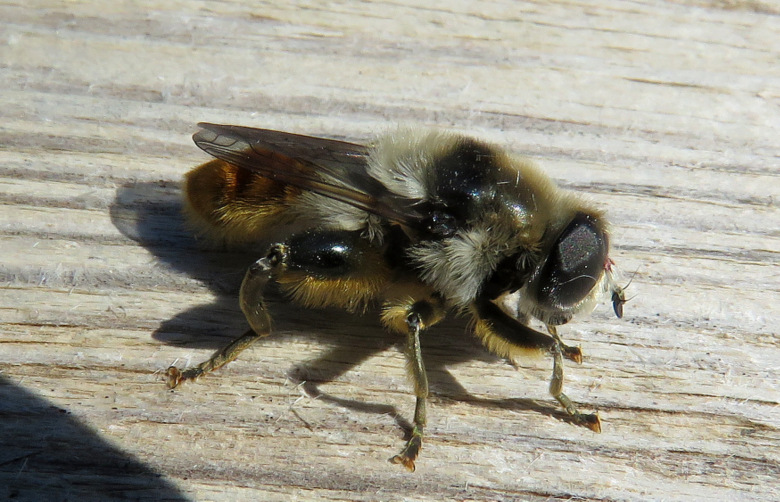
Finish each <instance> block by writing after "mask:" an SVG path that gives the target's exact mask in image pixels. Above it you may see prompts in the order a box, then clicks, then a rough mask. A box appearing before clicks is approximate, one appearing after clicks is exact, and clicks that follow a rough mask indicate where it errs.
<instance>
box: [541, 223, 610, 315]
mask: <svg viewBox="0 0 780 502" xmlns="http://www.w3.org/2000/svg"><path fill="white" fill-rule="evenodd" d="M607 247H608V243H607V235H606V234H605V233H604V232H603V231H602V230H600V229H599V228H598V227H597V225H596V220H595V218H593V217H592V216H588V215H586V214H583V213H577V215H576V216H575V217H574V219H573V220H572V221H571V223H569V225H568V226H567V227H566V229H564V231H563V232H562V233H561V235H560V237H558V240H557V241H556V242H555V245H554V246H553V248H552V250H551V251H550V255H549V257H548V258H547V262H546V263H545V264H544V268H543V269H542V271H541V275H540V277H539V282H538V284H539V285H540V287H539V292H538V298H537V300H538V301H539V303H540V304H542V305H544V306H546V307H554V308H558V309H561V308H568V307H572V306H574V305H576V304H577V303H579V302H580V301H582V300H583V299H584V298H585V297H586V296H587V295H588V293H590V291H591V290H592V289H593V288H594V287H595V286H596V283H597V282H598V280H599V278H600V277H601V274H602V273H603V272H604V263H605V260H606V259H607Z"/></svg>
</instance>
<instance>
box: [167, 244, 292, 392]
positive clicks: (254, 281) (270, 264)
mask: <svg viewBox="0 0 780 502" xmlns="http://www.w3.org/2000/svg"><path fill="white" fill-rule="evenodd" d="M285 254H286V250H285V246H284V245H282V244H276V245H274V246H273V247H272V248H271V250H270V251H269V253H268V254H267V255H266V256H265V257H264V258H261V259H259V260H257V261H256V262H255V263H253V264H252V266H251V267H249V270H247V272H246V275H245V276H244V281H243V282H242V283H241V291H240V293H239V301H240V304H241V310H243V312H244V315H245V316H246V319H247V321H248V322H249V326H250V327H251V328H252V329H250V330H248V331H247V332H246V333H244V334H243V335H242V336H240V337H238V338H236V339H235V340H233V341H232V342H230V343H229V344H228V345H226V346H225V347H223V348H222V349H220V350H218V351H217V352H215V353H214V355H212V356H211V357H210V358H209V359H208V360H206V361H203V362H202V363H200V364H199V365H197V366H194V367H192V368H188V369H186V370H184V371H181V370H180V369H179V368H177V367H176V366H171V367H169V368H168V371H166V377H167V385H168V387H169V388H171V389H173V388H174V387H176V386H177V385H179V384H180V383H181V382H183V381H184V380H194V379H196V378H198V377H199V376H201V375H204V374H206V373H210V372H212V371H214V370H216V369H218V368H220V367H222V366H224V365H225V364H227V363H229V362H230V361H232V360H234V359H235V358H236V357H238V355H239V354H240V353H241V352H242V351H243V350H244V349H246V348H247V347H249V346H250V345H252V344H253V343H254V342H255V341H257V340H258V339H260V338H263V337H265V336H268V334H269V333H270V332H271V318H270V317H269V315H268V312H267V310H266V307H265V302H264V301H263V290H264V289H265V286H266V285H267V284H268V282H269V281H270V280H272V279H273V278H274V276H275V275H276V274H277V272H278V271H279V269H280V268H281V266H282V264H283V261H284V256H285Z"/></svg>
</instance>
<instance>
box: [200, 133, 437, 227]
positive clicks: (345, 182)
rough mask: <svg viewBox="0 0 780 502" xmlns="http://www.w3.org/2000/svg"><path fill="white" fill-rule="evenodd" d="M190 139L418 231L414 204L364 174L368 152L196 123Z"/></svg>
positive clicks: (275, 177)
mask: <svg viewBox="0 0 780 502" xmlns="http://www.w3.org/2000/svg"><path fill="white" fill-rule="evenodd" d="M198 126H199V127H200V128H201V130H200V131H198V132H197V133H195V134H194V135H193V136H192V139H193V141H195V144H196V145H198V147H200V148H201V149H202V150H203V151H205V152H206V153H208V154H210V155H213V156H214V157H216V158H218V159H220V160H224V161H225V162H229V163H231V164H233V165H235V166H238V167H241V168H244V169H248V170H250V171H253V172H256V173H258V174H261V175H263V176H265V177H267V178H271V179H273V180H276V181H279V182H282V183H287V184H289V185H293V186H297V187H299V188H303V189H305V190H311V191H312V192H316V193H318V194H321V195H324V196H326V197H330V198H332V199H335V200H338V201H341V202H344V203H346V204H350V205H352V206H355V207H357V208H359V209H362V210H364V211H367V212H369V213H372V214H376V215H379V216H381V217H383V218H387V219H388V220H391V221H394V222H396V223H401V224H404V225H407V226H411V227H417V226H419V225H420V222H421V220H422V218H423V216H422V215H421V214H420V213H418V211H417V210H416V209H415V205H416V204H418V203H419V201H416V200H410V199H407V198H405V197H401V196H399V195H397V194H395V193H393V192H390V191H389V190H388V189H387V188H386V187H385V186H384V185H383V184H382V183H380V182H379V181H378V180H377V179H376V178H373V177H372V176H370V175H369V174H368V171H367V169H366V167H367V158H368V148H367V147H365V146H362V145H357V144H354V143H347V142H344V141H337V140H332V139H325V138H315V137H312V136H302V135H299V134H291V133H286V132H280V131H271V130H268V129H254V128H251V127H240V126H233V125H218V124H209V123H200V124H198Z"/></svg>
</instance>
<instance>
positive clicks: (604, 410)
mask: <svg viewBox="0 0 780 502" xmlns="http://www.w3.org/2000/svg"><path fill="white" fill-rule="evenodd" d="M778 14H780V8H778V6H777V4H776V3H773V2H752V1H733V2H696V1H691V2H662V1H657V2H583V3H573V2H538V3H536V2H506V1H504V2H490V3H487V2H484V3H476V2H474V3H469V2H464V3H453V2H440V3H434V4H428V5H426V4H424V3H421V2H408V3H404V2H396V3H381V2H345V3H328V4H324V5H321V6H317V4H316V3H314V4H312V3H306V2H301V3H287V4H285V5H283V6H281V5H278V3H277V2H267V3H266V2H235V3H226V2H176V3H169V2H126V3H122V2H82V3H70V2H68V3H58V2H43V1H42V2H37V3H35V4H33V5H29V4H27V3H25V4H21V3H19V4H12V3H6V4H4V5H2V6H0V19H2V21H0V23H1V24H0V40H1V41H2V44H0V62H1V63H2V64H0V84H2V87H1V88H0V117H1V118H2V131H1V132H0V176H1V177H0V190H1V192H0V193H1V194H2V195H0V239H1V242H2V245H1V246H2V247H1V248H0V249H2V252H1V253H0V257H1V259H0V277H1V278H2V286H3V287H2V288H1V289H0V322H2V330H0V344H1V345H0V347H1V348H0V372H2V373H1V375H0V378H1V379H2V387H0V389H2V397H1V400H0V420H1V422H0V445H2V448H0V479H2V481H1V482H0V495H2V496H6V497H8V496H15V497H17V499H21V500H31V499H41V498H50V499H55V500H56V499H60V500H65V499H81V498H87V499H89V498H91V499H106V498H188V499H195V500H293V499H300V500H341V499H355V500H401V499H403V500H442V499H459V500H471V499H474V500H509V499H534V500H535V499H540V500H541V499H549V498H574V497H576V498H578V499H635V500H636V499H655V500H658V499H670V500H701V499H708V500H736V499H739V500H770V499H777V498H778V497H780V493H779V492H780V490H779V489H778V477H779V476H780V466H779V465H778V461H779V460H780V454H778V452H779V451H780V448H779V446H780V434H779V433H778V427H780V419H779V418H778V411H777V410H778V403H779V402H780V384H779V379H778V376H779V375H778V373H779V370H778V367H779V365H780V363H778V361H780V349H779V348H778V335H777V327H776V325H777V320H778V315H777V314H778V307H777V305H778V303H780V294H779V293H778V291H780V279H779V278H778V277H779V276H780V274H778V268H777V262H778V256H779V253H780V233H778V228H780V217H779V216H780V215H779V213H778V207H777V201H778V197H779V196H780V179H779V176H778V175H779V174H780V141H778V138H780V106H779V105H778V103H780V65H778V60H780V38H779V37H778V33H780V17H778ZM198 121H210V122H218V123H219V122H225V123H235V124H242V125H249V126H257V127H266V128H276V129H282V130H288V131H293V132H300V133H304V134H311V135H325V136H330V137H335V138H345V139H348V140H351V141H363V140H366V139H368V138H370V137H372V136H373V135H374V134H376V133H378V132H381V131H383V130H386V129H387V128H389V127H392V126H393V125H394V124H397V123H402V124H419V125H430V126H439V127H447V128H455V129H458V130H464V131H470V132H474V133H475V134H477V135H479V136H480V137H483V138H486V139H489V140H492V141H495V142H498V143H501V144H505V145H507V146H508V147H509V148H511V149H512V150H514V151H517V152H520V153H525V154H528V155H530V156H531V157H533V158H534V159H535V160H537V161H538V162H539V163H540V164H541V165H542V166H543V168H544V169H545V170H546V171H548V172H549V173H550V174H551V175H552V176H554V177H555V178H556V179H558V180H559V181H560V182H561V184H562V185H564V186H565V187H567V188H572V189H576V190H580V191H583V192H585V193H587V194H589V197H590V198H591V199H592V200H594V201H596V202H598V203H599V204H600V205H602V206H603V207H604V208H605V209H606V210H607V211H608V212H609V214H610V215H611V219H612V221H613V224H614V248H615V251H614V258H615V259H616V260H617V261H618V263H619V265H620V266H621V267H622V269H623V271H624V273H625V275H626V277H633V282H632V284H631V287H630V289H629V295H632V296H633V297H632V299H631V301H630V303H629V304H627V305H626V316H625V319H624V320H622V321H620V320H617V319H615V318H614V317H613V316H612V315H611V312H610V309H609V308H608V306H602V307H601V308H599V309H598V310H597V311H596V313H595V314H594V315H593V316H592V317H591V318H589V319H585V320H582V321H579V322H575V323H572V324H571V325H570V326H566V327H564V328H563V329H562V330H561V331H562V334H563V336H564V338H565V339H566V340H567V341H568V342H569V343H574V344H580V345H581V346H582V348H583V351H584V354H585V361H584V363H583V365H582V366H579V367H577V366H575V365H573V364H568V365H567V368H566V371H567V373H566V377H567V380H566V386H565V388H566V389H567V392H568V393H569V395H570V396H571V397H572V398H573V399H574V400H575V401H576V402H578V403H579V404H580V406H581V407H582V409H583V410H598V411H599V413H600V415H601V418H602V421H603V427H604V430H603V433H602V434H600V435H597V434H594V433H591V432H590V431H587V430H584V429H580V428H577V427H573V426H572V425H570V424H568V423H567V422H565V421H562V420H560V416H561V415H560V413H559V412H558V411H557V408H556V406H555V404H554V402H553V400H552V399H550V398H549V396H548V395H547V390H546V389H547V381H548V378H549V374H550V369H551V364H550V361H549V360H546V359H545V360H539V361H520V366H519V367H518V369H513V368H512V367H511V366H509V365H507V364H505V363H504V362H502V361H499V360H497V359H495V358H492V357H490V356H489V355H487V354H486V353H485V352H484V351H483V350H482V349H481V348H480V347H479V346H478V344H477V343H476V342H475V341H474V340H473V339H472V338H471V337H470V336H469V335H468V334H465V326H464V323H463V322H460V321H448V322H446V323H444V324H443V325H442V326H441V327H439V328H438V329H436V330H434V331H433V332H431V333H430V334H429V335H428V336H427V337H426V342H425V343H426V345H425V349H426V354H427V360H428V365H429V371H430V376H431V381H432V389H433V391H434V397H433V399H432V400H431V401H432V402H431V405H430V408H429V421H430V424H429V428H428V440H427V442H426V443H425V448H424V450H423V454H422V457H421V459H420V461H419V462H418V470H417V472H416V473H414V474H408V473H406V472H404V471H403V470H401V469H400V468H399V467H397V466H392V465H390V464H389V463H387V459H388V458H389V457H390V456H391V455H393V454H395V453H396V452H397V451H398V450H399V449H400V447H401V446H402V443H403V441H402V436H403V434H404V432H403V426H404V425H407V424H408V421H409V420H411V415H412V411H413V398H412V395H411V392H410V388H409V385H408V382H407V381H406V377H405V373H404V362H403V357H402V355H401V354H400V353H399V351H398V350H397V347H396V345H395V344H396V343H397V342H399V340H393V339H392V338H388V337H387V336H386V335H384V334H383V333H382V330H381V328H380V326H379V323H378V321H377V320H376V317H375V316H372V315H367V316H365V317H352V316H349V315H347V314H340V313H336V312H303V311H301V310H300V309H297V308H295V307H293V306H289V305H284V304H281V303H279V302H275V303H274V305H273V308H274V312H275V316H276V319H275V320H276V330H277V333H276V335H275V336H273V337H271V338H269V339H268V340H267V341H264V342H262V343H261V344H260V345H258V346H257V347H256V348H254V349H252V350H250V351H248V352H247V353H246V354H244V355H242V357H241V358H240V360H238V361H236V362H234V363H232V364H230V365H229V366H228V367H226V368H225V369H223V370H221V371H219V372H218V373H216V374H214V375H212V376H210V377H207V378H204V379H202V380H200V381H198V382H196V383H193V384H190V385H186V386H184V387H182V388H181V389H180V390H177V391H176V392H169V391H167V390H166V389H165V387H164V385H163V383H162V377H161V375H160V373H159V372H160V371H163V370H164V369H165V368H166V367H167V366H168V365H169V364H171V363H172V362H174V361H178V362H179V363H185V362H192V363H196V362H199V361H200V360H202V359H203V358H204V357H207V356H208V355H209V354H210V353H211V351H212V350H213V349H215V348H216V347H217V346H219V345H221V344H224V343H226V342H227V341H228V340H229V339H230V337H231V336H234V335H237V334H239V333H240V332H242V330H243V329H244V328H245V327H244V323H243V321H242V319H241V315H240V312H239V310H238V307H237V299H236V297H235V296H236V291H237V285H238V282H239V281H240V278H241V275H242V273H243V270H242V269H243V267H244V266H245V265H246V264H248V263H249V262H250V261H251V260H252V256H251V255H250V256H245V255H236V254H229V253H225V252H223V251H221V250H212V251H204V250H202V249H201V248H200V246H199V244H198V243H197V242H195V241H194V240H193V239H192V237H191V236H190V233H189V231H188V230H187V229H186V226H185V225H184V224H183V222H182V220H181V217H180V216H179V213H178V204H179V203H178V201H179V193H178V192H179V186H180V185H179V183H180V181H179V180H180V179H181V176H182V174H183V173H184V172H186V170H187V169H189V168H190V167H191V166H193V165H196V164H197V163H199V162H202V161H205V160H206V157H205V156H204V155H203V154H202V153H201V152H199V151H198V150H197V148H196V147H195V146H194V145H193V144H192V143H191V141H190V138H189V136H190V134H191V133H192V132H194V129H195V123H196V122H198ZM445 368H446V371H445ZM296 378H297V379H301V378H304V379H308V380H311V381H313V382H316V381H321V380H323V379H325V380H327V379H332V381H329V382H325V383H321V384H320V385H319V391H320V392H321V394H320V395H319V396H318V397H317V396H315V395H314V394H313V393H312V392H311V391H312V386H313V384H312V383H309V384H307V385H299V384H296V381H297V380H296Z"/></svg>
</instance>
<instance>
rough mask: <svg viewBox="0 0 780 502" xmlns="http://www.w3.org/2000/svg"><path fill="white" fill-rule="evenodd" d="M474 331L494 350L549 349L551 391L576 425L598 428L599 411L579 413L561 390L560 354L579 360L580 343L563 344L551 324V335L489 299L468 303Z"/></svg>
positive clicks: (507, 353) (504, 353)
mask: <svg viewBox="0 0 780 502" xmlns="http://www.w3.org/2000/svg"><path fill="white" fill-rule="evenodd" d="M471 311H472V314H473V315H474V320H475V328H474V331H475V333H476V335H477V336H478V337H479V338H480V339H481V340H482V343H484V344H485V346H486V347H487V348H488V349H489V350H490V351H491V352H493V353H494V354H496V355H497V356H500V357H506V358H509V359H514V358H516V357H518V356H520V355H524V354H528V353H545V352H546V353H549V354H551V355H552V356H553V374H552V379H551V380H550V394H551V395H552V396H553V397H554V398H555V399H556V400H557V401H558V402H559V403H561V405H562V406H563V407H564V409H565V410H566V412H567V413H568V414H569V415H570V416H571V417H572V420H573V421H574V423H576V424H577V425H582V426H584V427H587V428H588V429H590V430H592V431H595V432H601V421H600V420H599V416H598V414H585V413H580V412H579V411H578V410H577V407H576V406H574V403H572V401H571V399H569V397H568V396H567V395H566V394H564V393H563V358H564V357H565V358H566V359H570V360H572V361H574V362H577V363H580V362H582V351H581V350H580V348H579V347H570V346H568V345H565V344H564V343H563V341H562V340H561V339H560V337H559V336H558V333H557V332H556V330H555V327H554V326H548V327H547V329H548V330H549V331H550V334H551V335H552V336H550V335H546V334H544V333H540V332H538V331H536V330H534V329H532V328H530V327H528V326H526V325H525V324H522V323H521V322H519V321H517V320H516V319H514V318H512V317H510V316H509V315H507V314H506V313H505V312H504V311H503V310H501V309H500V308H499V307H498V306H497V305H495V304H494V303H493V302H491V301H489V300H477V301H476V302H475V303H474V304H473V305H472V306H471Z"/></svg>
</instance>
